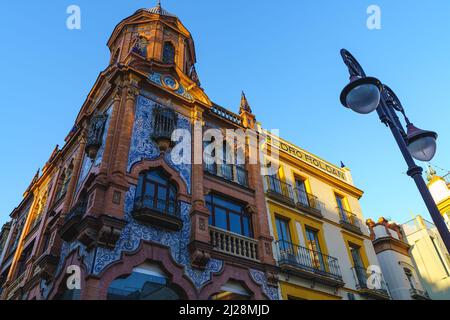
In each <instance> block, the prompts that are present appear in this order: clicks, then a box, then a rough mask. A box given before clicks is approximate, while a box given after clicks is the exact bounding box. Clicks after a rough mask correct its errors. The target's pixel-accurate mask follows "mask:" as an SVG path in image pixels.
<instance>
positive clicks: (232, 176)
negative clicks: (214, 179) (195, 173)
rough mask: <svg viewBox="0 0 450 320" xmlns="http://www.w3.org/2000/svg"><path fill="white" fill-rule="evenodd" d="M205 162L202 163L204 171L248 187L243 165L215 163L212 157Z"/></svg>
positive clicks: (246, 173)
mask: <svg viewBox="0 0 450 320" xmlns="http://www.w3.org/2000/svg"><path fill="white" fill-rule="evenodd" d="M207 162H208V163H207ZM207 162H205V165H204V167H205V172H207V173H209V174H211V175H214V176H218V177H221V178H223V179H225V180H228V181H232V182H235V183H238V184H240V185H241V186H244V187H248V172H247V170H245V168H244V167H242V166H238V165H231V164H225V163H224V164H217V163H215V162H214V159H213V158H212V157H210V158H209V161H207Z"/></svg>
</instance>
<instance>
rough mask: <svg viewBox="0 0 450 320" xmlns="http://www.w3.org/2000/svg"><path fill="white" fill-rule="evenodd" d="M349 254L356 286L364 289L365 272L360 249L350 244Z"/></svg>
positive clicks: (365, 284) (365, 281)
mask: <svg viewBox="0 0 450 320" xmlns="http://www.w3.org/2000/svg"><path fill="white" fill-rule="evenodd" d="M350 253H351V255H352V262H353V266H354V272H355V276H356V279H357V281H358V285H359V286H360V287H361V288H365V287H366V286H367V272H366V268H365V267H364V263H363V262H362V258H361V248H360V247H358V246H355V245H352V244H350Z"/></svg>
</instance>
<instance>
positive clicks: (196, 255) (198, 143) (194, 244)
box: [189, 106, 211, 269]
mask: <svg viewBox="0 0 450 320" xmlns="http://www.w3.org/2000/svg"><path fill="white" fill-rule="evenodd" d="M192 121H193V123H194V130H193V131H194V136H193V145H192V160H193V164H192V203H193V205H192V209H191V214H190V215H191V222H192V228H191V242H190V244H189V250H190V252H191V257H192V263H193V266H194V267H196V268H200V269H203V268H205V266H206V264H207V263H208V261H209V260H210V258H211V256H210V254H209V250H210V248H211V245H210V235H209V227H208V221H209V215H210V213H209V211H208V209H207V208H206V206H205V194H204V190H203V172H204V171H203V114H202V110H201V108H200V107H198V106H197V107H195V108H194V110H193V112H192Z"/></svg>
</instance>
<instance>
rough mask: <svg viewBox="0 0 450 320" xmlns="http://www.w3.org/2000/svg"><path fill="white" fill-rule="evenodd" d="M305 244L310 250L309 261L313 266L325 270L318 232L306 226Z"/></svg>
mask: <svg viewBox="0 0 450 320" xmlns="http://www.w3.org/2000/svg"><path fill="white" fill-rule="evenodd" d="M306 241H307V243H306V246H307V248H308V249H309V250H310V257H311V263H312V265H313V267H314V268H316V269H320V270H325V264H324V261H323V256H322V249H321V248H320V242H319V233H318V232H317V231H316V230H312V229H310V228H306Z"/></svg>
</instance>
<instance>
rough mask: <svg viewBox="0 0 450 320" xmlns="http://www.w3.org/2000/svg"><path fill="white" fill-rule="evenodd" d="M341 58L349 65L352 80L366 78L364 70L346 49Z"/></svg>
mask: <svg viewBox="0 0 450 320" xmlns="http://www.w3.org/2000/svg"><path fill="white" fill-rule="evenodd" d="M341 56H342V60H344V63H345V64H346V65H347V68H348V72H349V73H350V80H355V78H365V77H366V73H365V72H364V69H363V68H362V67H361V65H360V64H359V62H358V60H356V58H355V57H354V56H353V55H352V54H351V53H350V52H348V51H347V50H346V49H342V50H341Z"/></svg>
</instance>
